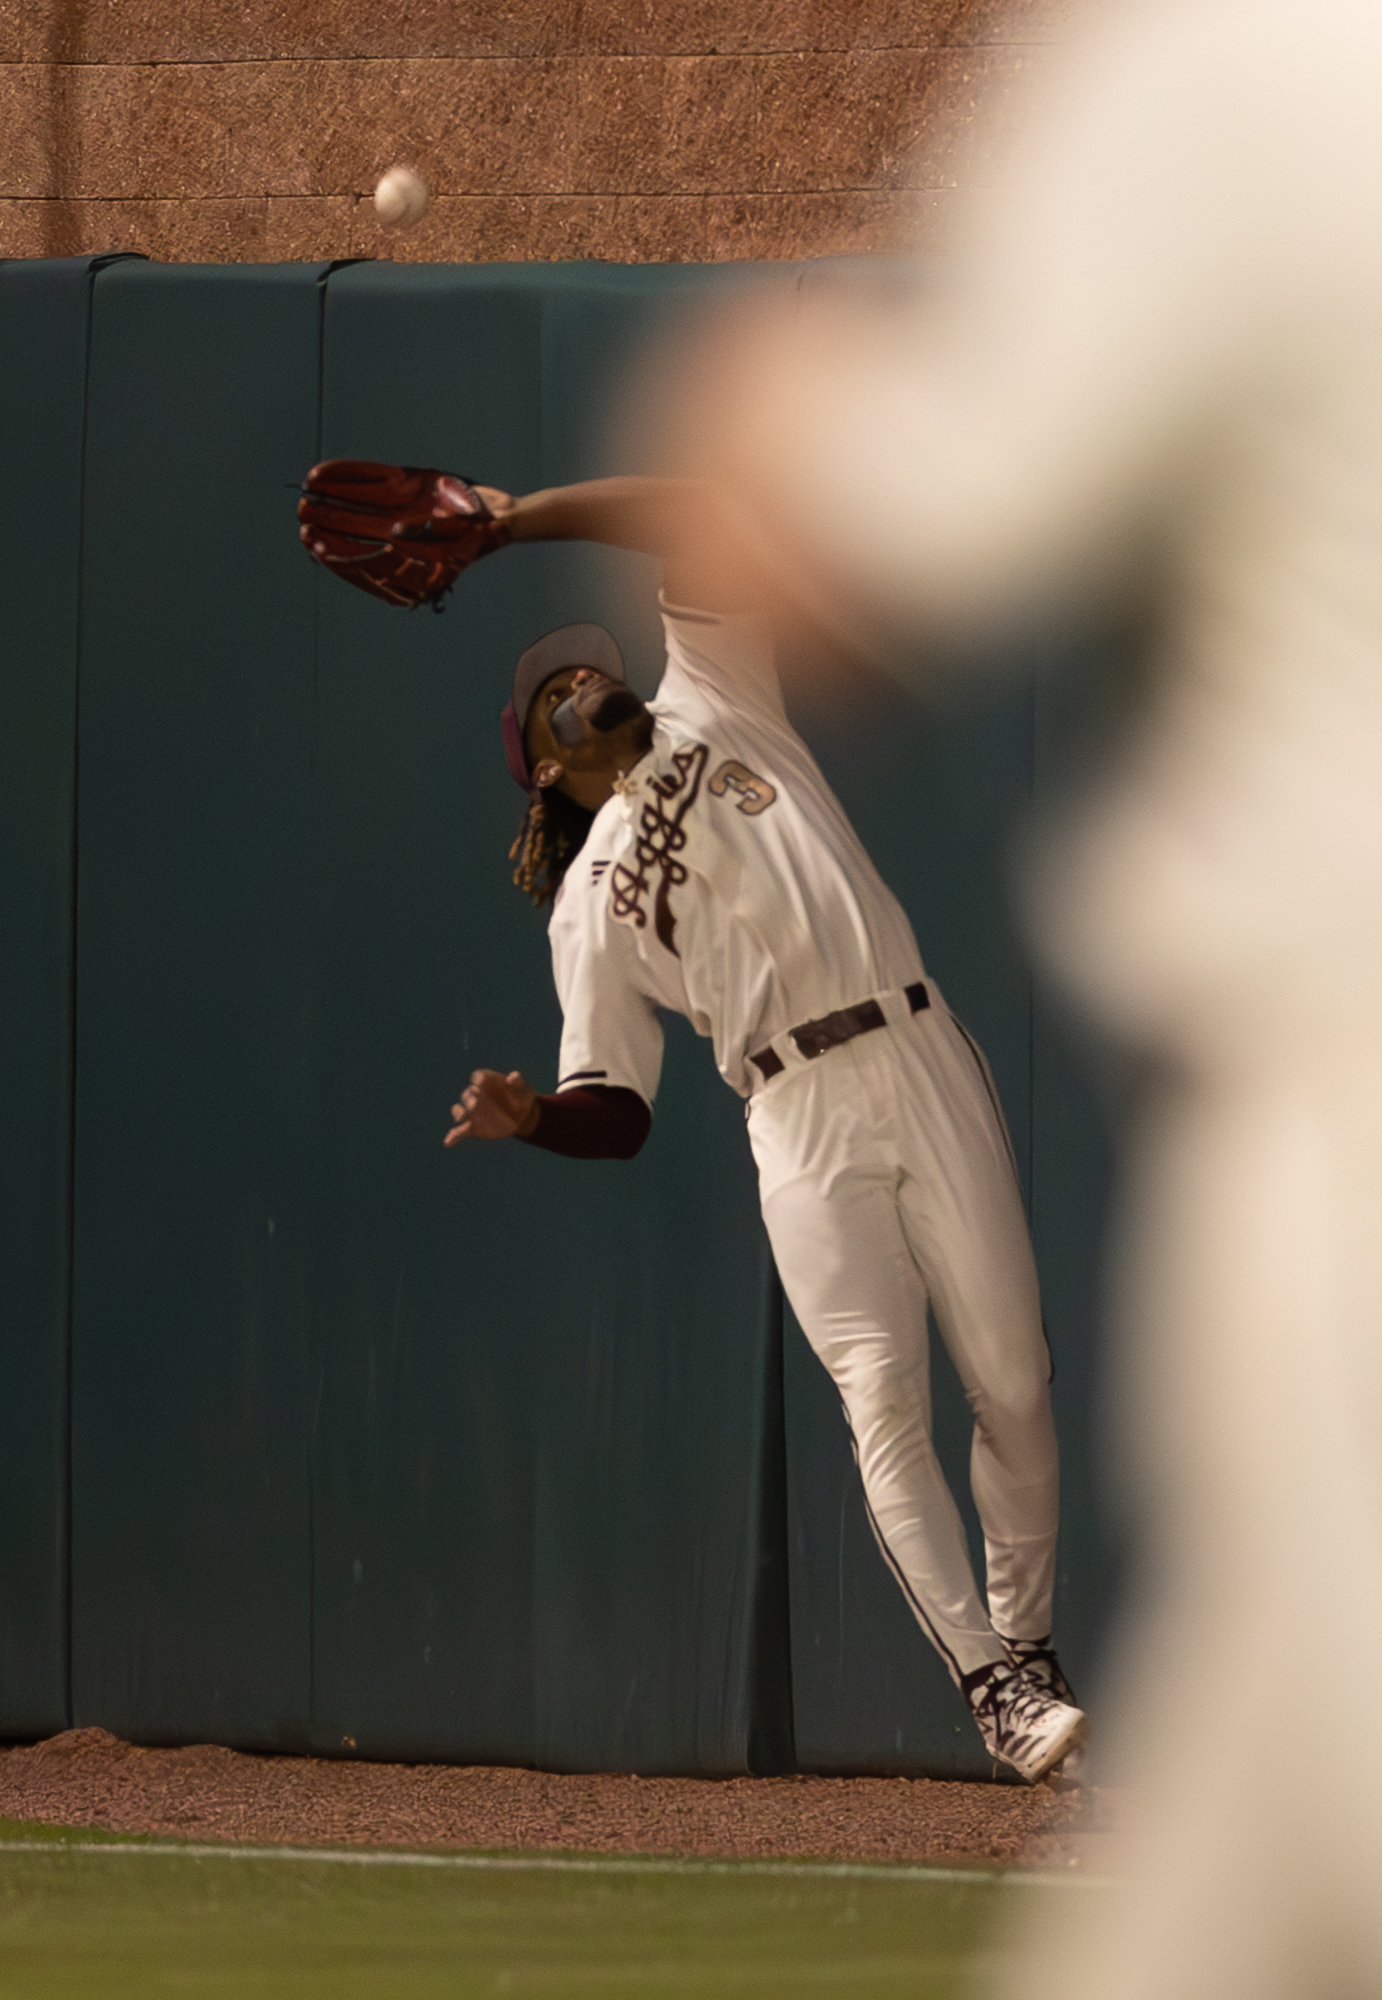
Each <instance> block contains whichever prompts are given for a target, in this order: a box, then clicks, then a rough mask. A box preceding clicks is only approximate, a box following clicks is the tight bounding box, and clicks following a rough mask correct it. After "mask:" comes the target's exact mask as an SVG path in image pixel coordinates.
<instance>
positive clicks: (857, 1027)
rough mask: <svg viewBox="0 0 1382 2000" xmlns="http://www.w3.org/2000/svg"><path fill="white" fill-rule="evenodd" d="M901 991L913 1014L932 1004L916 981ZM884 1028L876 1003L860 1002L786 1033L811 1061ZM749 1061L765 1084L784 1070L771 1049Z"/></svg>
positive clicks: (885, 1023) (762, 1050) (775, 1051)
mask: <svg viewBox="0 0 1382 2000" xmlns="http://www.w3.org/2000/svg"><path fill="white" fill-rule="evenodd" d="M902 991H903V993H904V995H905V996H906V1000H907V1004H908V1006H909V1007H910V1008H911V1010H912V1012H913V1013H914V1014H919V1013H920V1012H921V1010H922V1008H923V1007H929V1006H930V1005H931V996H930V994H929V993H928V992H927V991H926V988H925V986H924V985H923V983H922V981H921V980H919V979H918V981H917V982H916V984H915V986H904V987H903V989H902ZM887 1025H888V1021H887V1016H886V1015H885V1014H884V1012H883V1009H882V1008H881V1007H880V1006H879V1004H878V1002H877V1001H876V1000H860V1001H859V1002H858V1003H857V1004H856V1005H855V1006H853V1007H837V1008H836V1010H835V1012H834V1013H833V1014H823V1015H822V1016H821V1018H820V1020H819V1021H803V1022H802V1024H801V1026H800V1027H799V1028H789V1029H788V1030H787V1032H788V1034H789V1035H790V1036H791V1038H792V1040H793V1041H794V1042H795V1043H796V1045H797V1047H798V1048H799V1049H800V1050H801V1053H802V1054H803V1055H804V1056H805V1057H806V1058H807V1059H808V1060H809V1061H813V1060H814V1059H815V1057H817V1056H823V1055H824V1054H825V1052H826V1050H827V1049H838V1048H839V1047H840V1046H841V1044H842V1043H844V1042H852V1041H853V1040H854V1037H855V1036H856V1035H871V1034H872V1033H873V1031H874V1029H875V1028H886V1027H887ZM749 1061H750V1062H751V1063H752V1064H753V1066H754V1068H755V1069H757V1070H760V1071H761V1072H762V1075H763V1081H764V1083H767V1081H768V1080H769V1078H770V1077H774V1076H780V1075H781V1074H782V1072H783V1070H784V1069H786V1067H787V1065H786V1063H785V1062H783V1060H782V1058H781V1056H780V1055H779V1054H778V1052H777V1050H776V1049H775V1048H773V1047H771V1046H769V1047H768V1048H766V1049H760V1050H759V1051H758V1054H757V1055H756V1056H750V1057H749Z"/></svg>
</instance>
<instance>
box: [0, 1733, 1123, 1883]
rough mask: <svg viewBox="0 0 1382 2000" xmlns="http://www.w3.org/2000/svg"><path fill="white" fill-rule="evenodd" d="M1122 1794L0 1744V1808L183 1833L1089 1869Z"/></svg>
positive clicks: (82, 1742)
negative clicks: (3, 1747) (598, 1773)
mask: <svg viewBox="0 0 1382 2000" xmlns="http://www.w3.org/2000/svg"><path fill="white" fill-rule="evenodd" d="M1119 1803H1120V1802H1119V1799H1118V1795H1117V1794H1113V1793H1109V1792H1104V1791H1099V1790H1093V1791H1088V1792H1064V1793H1058V1792H1054V1791H1051V1790H1049V1789H1047V1788H1046V1787H1044V1786H1038V1787H1036V1788H1034V1789H1031V1790H1028V1789H1027V1788H1026V1787H1022V1788H1018V1787H1016V1786H1010V1785H977V1784H960V1783H947V1782H942V1781H938V1780H932V1779H926V1778H815V1777H793V1778H729V1779H706V1778H635V1777H627V1776H613V1775H608V1776H587V1775H570V1774H562V1773H553V1772H546V1771H523V1770H511V1769H507V1768H498V1767H492V1766H477V1765H450V1764H374V1763H365V1762H343V1761H337V1760H334V1759H325V1758H316V1757H270V1756H256V1755H247V1754H245V1753H244V1752H241V1751H236V1750H225V1749H220V1748H218V1747H216V1746H215V1745H212V1744H197V1745H194V1746H192V1747H191V1748H188V1749H181V1750H166V1749H147V1748H142V1747H140V1746H138V1745H136V1744H131V1743H123V1742H121V1741H120V1740H119V1738H118V1737H115V1736H112V1735H110V1734H109V1733H108V1732H107V1731H106V1730H104V1729H73V1730H68V1731H67V1732H65V1733H64V1734H63V1735H61V1736H54V1737H51V1738H50V1739H49V1740H48V1741H47V1742H45V1743H38V1744H33V1745H23V1746H19V1747H16V1748H13V1749H8V1750H0V1817H3V1818H8V1819H15V1820H32V1821H37V1822H41V1823H43V1824H47V1825H61V1826H93V1827H105V1828H109V1829H110V1830H111V1831H113V1832H117V1833H152V1834H164V1835H177V1836H180V1837H181V1838H183V1839H189V1840H192V1839H195V1840H234V1841H256V1842H290V1843H295V1844H321V1843H336V1842H340V1843H343V1844H345V1845H351V1846H354V1845H366V1844H367V1845H374V1846H399V1847H410V1848H418V1847H456V1848H479V1849H489V1850H494V1849H500V1850H520V1851H524V1850H542V1849H548V1850H557V1849H561V1850H566V1851H567V1852H572V1851H576V1852H590V1853H603V1854H619V1853H624V1854H679V1855H702V1856H726V1857H735V1856H739V1857H752V1856H796V1855H812V1856H822V1857H830V1858H833V1859H840V1860H867V1861H934V1862H941V1861H945V1862H952V1863H953V1862H975V1863H980V1862H982V1863H985V1864H987V1865H989V1866H992V1865H993V1864H994V1863H995V1862H999V1863H1002V1864H1003V1865H1004V1866H1008V1867H1013V1866H1017V1867H1029V1868H1034V1869H1043V1870H1049V1869H1052V1868H1063V1867H1066V1868H1068V1867H1074V1868H1082V1867H1089V1868H1091V1869H1095V1868H1100V1867H1102V1866H1103V1865H1104V1860H1105V1856H1106V1854H1107V1851H1108V1847H1109V1843H1110V1841H1111V1838H1112V1830H1113V1826H1114V1822H1115V1819H1116V1818H1118V1817H1119V1816H1120V1815H1119V1810H1118V1809H1119Z"/></svg>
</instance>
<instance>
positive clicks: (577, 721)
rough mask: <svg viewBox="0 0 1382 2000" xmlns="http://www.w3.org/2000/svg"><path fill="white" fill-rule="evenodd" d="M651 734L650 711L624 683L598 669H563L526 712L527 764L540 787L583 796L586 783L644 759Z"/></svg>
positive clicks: (543, 687)
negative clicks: (556, 786) (563, 789)
mask: <svg viewBox="0 0 1382 2000" xmlns="http://www.w3.org/2000/svg"><path fill="white" fill-rule="evenodd" d="M651 730H652V717H651V716H650V715H649V714H648V711H647V708H646V707H645V706H644V704H643V703H642V702H641V701H640V700H639V698H638V696H637V695H636V694H635V693H634V691H633V689H632V688H631V687H627V686H625V684H624V682H623V681H615V680H611V679H610V678H609V676H608V675H607V674H602V673H601V672H599V670H598V669H597V668H595V667H563V669H562V670H561V672H560V673H556V674H553V675H552V677H551V679H550V680H547V681H544V682H543V684H542V686H541V687H540V688H539V689H538V691H537V696H536V698H535V700H534V701H533V705H532V707H531V708H530V709H529V711H528V725H527V729H526V730H525V732H524V734H525V740H526V743H527V748H528V762H529V765H530V767H531V769H532V771H533V775H534V776H535V777H536V779H537V781H538V783H539V784H540V785H543V784H553V783H557V784H564V785H565V786H566V789H567V790H569V791H572V792H573V794H574V793H576V791H577V787H578V786H579V789H580V791H581V792H582V793H583V792H584V791H585V790H586V789H587V786H586V785H585V784H582V783H581V781H582V780H595V779H598V778H607V779H608V778H612V777H613V775H614V773H615V772H617V771H620V770H623V769H626V768H627V767H628V765H629V763H630V762H631V761H633V760H634V759H636V758H638V757H641V756H642V754H643V752H644V750H645V749H646V748H647V746H648V739H649V736H650V734H651ZM582 803H586V800H585V799H584V798H582Z"/></svg>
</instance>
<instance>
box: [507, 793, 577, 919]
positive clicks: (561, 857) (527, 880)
mask: <svg viewBox="0 0 1382 2000" xmlns="http://www.w3.org/2000/svg"><path fill="white" fill-rule="evenodd" d="M594 819H595V815H594V813H592V812H587V811H586V809H585V807H584V806H578V805H577V804H576V801H575V800H574V799H569V798H568V797H567V796H566V793H565V792H559V791H558V790H557V788H556V786H555V785H549V786H547V787H546V789H544V790H539V789H537V788H536V787H535V788H534V789H533V791H531V792H530V793H529V794H528V810H527V811H526V812H525V813H524V815H523V824H522V825H521V826H520V827H519V829H518V838H517V840H515V842H514V844H513V846H512V847H511V848H510V849H509V859H510V861H516V862H517V863H518V866H517V867H516V868H515V869H514V871H513V879H514V883H515V886H516V887H517V888H520V889H521V890H522V891H523V893H524V895H525V896H529V897H531V899H532V901H533V902H534V904H535V905H536V906H537V908H538V909H541V908H542V906H543V904H544V903H550V902H551V900H552V898H553V897H554V896H555V895H556V893H557V891H558V889H560V887H561V884H562V877H563V876H564V875H565V873H566V871H567V869H568V868H569V867H570V866H571V863H572V862H573V861H574V860H575V858H576V856H577V855H578V854H579V853H580V851H581V849H582V848H583V847H584V845H585V837H586V835H587V834H588V833H589V831H590V829H591V826H592V825H593V823H594Z"/></svg>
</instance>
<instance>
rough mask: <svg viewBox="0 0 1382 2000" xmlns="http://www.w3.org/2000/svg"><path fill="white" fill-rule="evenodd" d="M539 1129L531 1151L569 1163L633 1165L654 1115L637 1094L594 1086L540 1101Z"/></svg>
mask: <svg viewBox="0 0 1382 2000" xmlns="http://www.w3.org/2000/svg"><path fill="white" fill-rule="evenodd" d="M538 1107H539V1109H538V1114H537V1124H536V1126H535V1127H534V1129H533V1130H532V1131H531V1132H528V1133H526V1134H524V1135H523V1142H524V1144H525V1145H527V1146H543V1147H545V1148H546V1150H547V1151H548V1152H549V1153H564V1154H565V1155H566V1157H567V1159H569V1160H631V1159H632V1158H633V1156H634V1154H635V1153H636V1152H637V1151H638V1149H639V1147H640V1146H641V1145H642V1144H643V1141H644V1140H645V1139H646V1138H647V1136H648V1134H649V1132H651V1131H652V1129H653V1114H652V1112H651V1111H650V1110H649V1109H648V1107H647V1105H646V1104H645V1103H644V1102H643V1099H642V1098H641V1097H640V1096H639V1094H638V1092H637V1091H636V1090H624V1089H623V1088H621V1086H620V1085H618V1084H613V1083H588V1084H584V1085H582V1087H581V1088H580V1089H579V1090H560V1091H557V1092H555V1093H554V1094H552V1095H551V1096H547V1097H539V1098H538Z"/></svg>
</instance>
